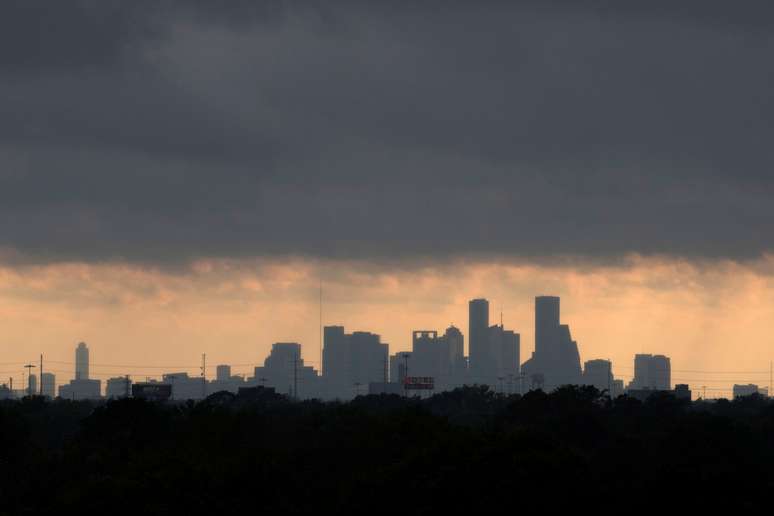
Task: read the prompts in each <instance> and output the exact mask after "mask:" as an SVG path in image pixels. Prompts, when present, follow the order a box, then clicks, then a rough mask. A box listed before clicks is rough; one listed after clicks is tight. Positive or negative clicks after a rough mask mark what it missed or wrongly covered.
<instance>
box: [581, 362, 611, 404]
mask: <svg viewBox="0 0 774 516" xmlns="http://www.w3.org/2000/svg"><path fill="white" fill-rule="evenodd" d="M613 382H614V378H613V364H612V363H611V362H610V361H609V360H587V361H586V362H585V363H584V364H583V384H584V385H591V386H593V387H596V388H597V390H598V391H600V392H602V391H608V393H609V394H610V395H611V396H613V395H614V392H613V391H614V389H613Z"/></svg>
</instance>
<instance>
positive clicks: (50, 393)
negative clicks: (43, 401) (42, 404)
mask: <svg viewBox="0 0 774 516" xmlns="http://www.w3.org/2000/svg"><path fill="white" fill-rule="evenodd" d="M40 383H41V389H42V394H43V396H45V397H46V398H54V397H56V376H55V375H54V373H43V374H41V375H40Z"/></svg>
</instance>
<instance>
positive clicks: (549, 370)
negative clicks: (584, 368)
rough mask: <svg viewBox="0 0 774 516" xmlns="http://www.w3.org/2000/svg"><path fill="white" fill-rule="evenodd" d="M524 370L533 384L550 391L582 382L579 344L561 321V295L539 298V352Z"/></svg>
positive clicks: (536, 352)
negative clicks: (559, 296)
mask: <svg viewBox="0 0 774 516" xmlns="http://www.w3.org/2000/svg"><path fill="white" fill-rule="evenodd" d="M522 371H523V372H524V374H525V375H527V377H528V381H530V383H532V384H538V385H540V386H542V388H543V389H545V390H548V391H550V390H553V389H555V388H557V387H561V386H562V385H578V384H580V383H581V364H580V353H579V352H578V343H577V342H575V341H574V340H573V339H572V335H571V334H570V327H569V326H568V325H566V324H561V323H560V310H559V298H558V297H555V296H538V297H536V298H535V351H534V352H533V353H532V357H531V358H530V359H529V360H527V361H526V362H525V363H524V364H523V365H522Z"/></svg>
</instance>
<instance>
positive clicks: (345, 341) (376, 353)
mask: <svg viewBox="0 0 774 516" xmlns="http://www.w3.org/2000/svg"><path fill="white" fill-rule="evenodd" d="M388 357H389V346H388V345H387V344H385V343H383V342H381V337H379V335H377V334H375V333H370V332H365V331H356V332H353V333H351V334H350V333H344V327H343V326H326V327H325V328H324V329H323V389H324V390H325V396H326V397H327V398H332V399H351V398H353V397H354V396H356V395H357V393H358V392H359V393H361V394H365V393H366V392H368V385H369V384H370V383H384V382H386V376H387V363H388Z"/></svg>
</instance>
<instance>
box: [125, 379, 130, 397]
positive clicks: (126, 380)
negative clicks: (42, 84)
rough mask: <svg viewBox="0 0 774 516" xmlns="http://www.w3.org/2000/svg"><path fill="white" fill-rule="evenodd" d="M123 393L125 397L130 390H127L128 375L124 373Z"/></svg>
mask: <svg viewBox="0 0 774 516" xmlns="http://www.w3.org/2000/svg"><path fill="white" fill-rule="evenodd" d="M124 395H125V396H126V397H127V398H128V397H129V395H130V392H129V375H126V378H124Z"/></svg>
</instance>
